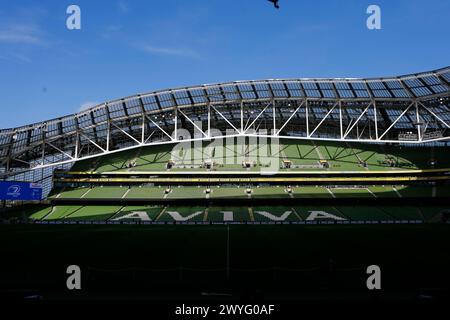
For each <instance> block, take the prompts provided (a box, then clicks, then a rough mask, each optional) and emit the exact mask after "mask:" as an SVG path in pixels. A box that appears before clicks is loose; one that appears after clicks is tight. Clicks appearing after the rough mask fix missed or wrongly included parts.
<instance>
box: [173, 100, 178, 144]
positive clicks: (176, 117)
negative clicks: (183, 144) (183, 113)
mask: <svg viewBox="0 0 450 320" xmlns="http://www.w3.org/2000/svg"><path fill="white" fill-rule="evenodd" d="M173 125H174V128H173V133H174V136H175V137H174V138H175V141H178V107H175V109H174V119H173Z"/></svg>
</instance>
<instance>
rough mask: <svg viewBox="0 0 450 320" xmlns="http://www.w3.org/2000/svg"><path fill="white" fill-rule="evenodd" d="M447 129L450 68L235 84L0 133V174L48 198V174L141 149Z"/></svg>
mask: <svg viewBox="0 0 450 320" xmlns="http://www.w3.org/2000/svg"><path fill="white" fill-rule="evenodd" d="M211 129H215V130H211ZM449 129H450V67H447V68H443V69H439V70H434V71H429V72H423V73H417V74H411V75H405V76H398V77H388V78H372V79H347V78H339V79H285V80H283V79H271V80H255V81H236V82H229V83H220V84H212V85H201V86H193V87H186V88H178V89H171V90H162V91H156V92H150V93H145V94H138V95H134V96H130V97H126V98H122V99H118V100H114V101H110V102H106V103H103V104H101V105H98V106H95V107H92V108H90V109H88V110H84V111H81V112H79V113H76V114H72V115H69V116H65V117H61V118H57V119H52V120H48V121H44V122H40V123H34V124H31V125H26V126H21V127H17V128H10V129H2V130H0V161H1V165H0V172H1V176H2V179H4V180H19V181H33V182H42V183H43V184H44V186H45V188H46V189H45V190H44V192H45V193H48V192H49V191H50V189H51V187H52V173H53V170H54V169H55V168H60V169H69V168H70V167H71V166H72V165H73V163H74V162H78V161H80V160H86V159H91V158H95V157H99V156H105V155H109V154H113V153H118V152H121V151H124V150H129V149H134V148H141V147H143V146H152V145H163V144H175V143H178V142H181V141H183V142H186V141H193V140H196V141H197V140H202V141H203V140H204V141H210V140H211V139H212V138H215V139H217V138H224V137H230V136H235V137H238V136H240V137H242V136H245V137H252V136H253V137H254V136H266V137H276V138H280V139H294V140H315V141H336V142H349V143H358V142H361V143H376V144H402V145H422V144H439V145H446V144H447V143H448V141H449V140H450V131H449ZM182 130H184V131H183V132H189V133H190V136H189V137H186V136H185V135H183V134H181V131H182ZM186 130H187V131H186ZM213 132H214V133H213ZM230 133H231V134H230Z"/></svg>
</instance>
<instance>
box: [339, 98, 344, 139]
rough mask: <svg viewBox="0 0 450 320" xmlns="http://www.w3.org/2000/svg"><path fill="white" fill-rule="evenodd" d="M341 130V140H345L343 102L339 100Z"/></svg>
mask: <svg viewBox="0 0 450 320" xmlns="http://www.w3.org/2000/svg"><path fill="white" fill-rule="evenodd" d="M339 129H340V133H341V139H344V128H343V126H342V101H341V100H339Z"/></svg>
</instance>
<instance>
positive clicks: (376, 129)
mask: <svg viewBox="0 0 450 320" xmlns="http://www.w3.org/2000/svg"><path fill="white" fill-rule="evenodd" d="M373 115H374V120H375V139H377V140H378V109H377V103H376V101H373Z"/></svg>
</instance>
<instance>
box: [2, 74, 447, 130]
mask: <svg viewBox="0 0 450 320" xmlns="http://www.w3.org/2000/svg"><path fill="white" fill-rule="evenodd" d="M447 93H448V94H450V67H448V68H444V69H440V70H436V71H431V72H425V73H419V74H414V75H407V76H400V77H391V78H379V79H346V78H342V79H286V80H285V79H276V80H258V81H237V82H228V83H219V84H211V85H202V86H193V87H187V88H178V89H171V90H161V91H156V92H149V93H145V94H140V95H135V96H131V97H126V98H122V99H118V100H115V101H110V102H107V103H104V104H102V105H98V106H95V107H93V108H91V109H88V110H84V111H81V112H79V113H78V114H73V115H69V116H66V117H62V118H59V119H54V120H49V121H45V122H42V123H36V124H33V125H29V126H23V127H20V128H12V129H6V130H0V133H8V132H13V131H19V130H28V129H29V128H31V127H36V126H43V125H46V124H48V123H49V122H51V121H56V122H61V123H63V131H64V132H70V131H71V130H73V128H74V126H76V125H77V124H76V123H75V124H69V122H70V121H69V120H68V118H75V122H79V123H78V125H79V126H81V127H83V126H90V125H96V124H98V123H102V122H104V121H106V119H107V118H108V117H109V118H111V119H117V118H123V117H128V116H133V115H137V114H139V113H141V112H142V111H144V112H147V113H151V112H158V111H160V110H163V109H171V108H174V107H176V106H181V107H183V106H190V105H205V104H207V103H209V102H211V103H222V102H229V101H230V102H232V101H240V100H246V101H251V100H267V99H272V98H275V99H296V98H310V99H328V100H333V99H346V100H351V99H364V100H365V99H376V100H385V99H400V100H408V99H414V98H422V99H425V98H427V97H429V96H433V95H447ZM65 124H67V125H65ZM66 126H67V127H69V128H68V129H66V128H65V127H66Z"/></svg>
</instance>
